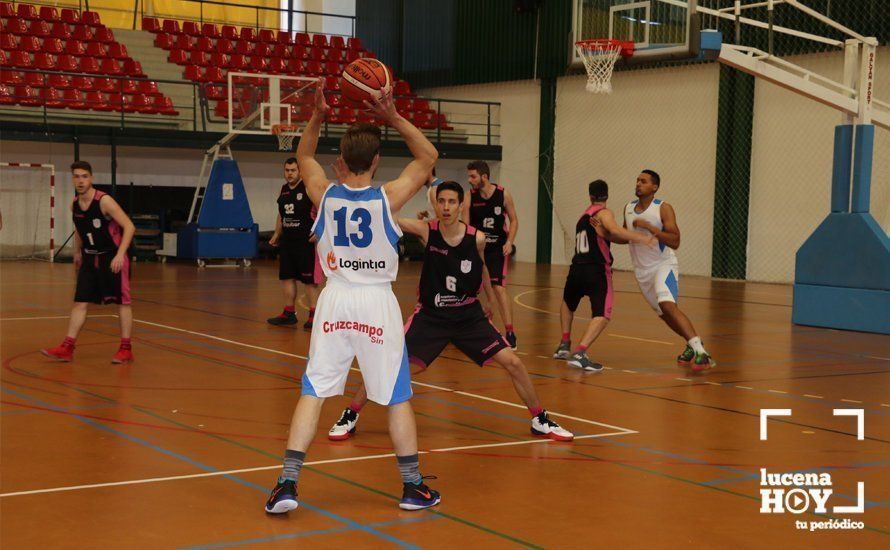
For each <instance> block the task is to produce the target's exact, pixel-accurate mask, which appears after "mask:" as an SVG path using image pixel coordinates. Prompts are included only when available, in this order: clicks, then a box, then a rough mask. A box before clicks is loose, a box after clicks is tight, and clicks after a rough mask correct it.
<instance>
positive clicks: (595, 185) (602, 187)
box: [587, 180, 609, 202]
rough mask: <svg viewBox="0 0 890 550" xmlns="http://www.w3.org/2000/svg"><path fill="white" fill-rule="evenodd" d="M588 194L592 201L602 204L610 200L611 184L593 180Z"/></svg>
mask: <svg viewBox="0 0 890 550" xmlns="http://www.w3.org/2000/svg"><path fill="white" fill-rule="evenodd" d="M587 193H588V194H589V195H590V198H591V199H592V200H594V201H597V202H602V201H604V200H606V199H608V198H609V184H608V183H606V182H605V181H603V180H593V181H592V182H590V184H589V185H588V186H587Z"/></svg>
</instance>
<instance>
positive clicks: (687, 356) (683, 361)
mask: <svg viewBox="0 0 890 550" xmlns="http://www.w3.org/2000/svg"><path fill="white" fill-rule="evenodd" d="M693 359H695V350H694V349H692V346H690V345H689V344H686V349H684V350H683V353H681V354H680V355H678V356H677V365H678V366H681V367H689V366H691V365H692V360H693Z"/></svg>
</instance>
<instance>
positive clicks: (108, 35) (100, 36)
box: [93, 25, 115, 44]
mask: <svg viewBox="0 0 890 550" xmlns="http://www.w3.org/2000/svg"><path fill="white" fill-rule="evenodd" d="M93 40H95V41H97V42H102V43H103V44H111V43H112V42H114V41H115V40H114V32H113V31H112V30H111V29H109V28H108V27H106V26H105V25H103V26H101V27H96V28H95V29H93Z"/></svg>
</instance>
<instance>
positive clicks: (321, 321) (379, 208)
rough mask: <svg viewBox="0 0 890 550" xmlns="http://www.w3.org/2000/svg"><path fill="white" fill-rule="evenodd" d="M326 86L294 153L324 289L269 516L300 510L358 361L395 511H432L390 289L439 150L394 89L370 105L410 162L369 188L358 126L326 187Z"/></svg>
mask: <svg viewBox="0 0 890 550" xmlns="http://www.w3.org/2000/svg"><path fill="white" fill-rule="evenodd" d="M323 87H324V79H319V82H318V86H317V88H316V91H315V111H314V113H313V114H312V118H311V119H310V120H309V123H308V124H307V125H306V128H305V129H304V131H303V135H302V137H301V139H300V144H299V146H298V147H297V162H298V163H299V168H300V173H301V174H302V175H303V181H304V182H305V184H306V191H307V193H308V194H309V198H310V199H311V200H312V202H313V203H314V204H315V205H316V206H317V207H318V217H317V218H316V220H315V224H314V226H313V228H312V232H313V233H314V234H315V236H316V237H317V238H318V244H317V250H318V255H319V258H320V259H321V262H322V268H323V269H324V272H325V275H327V278H328V282H327V286H326V287H325V289H324V290H322V292H321V295H320V296H319V298H318V306H317V308H316V313H315V322H314V324H313V326H312V338H311V340H310V343H309V360H308V362H307V364H306V372H305V374H304V375H303V380H302V386H303V387H302V395H301V396H300V400H299V402H298V403H297V408H296V410H295V411H294V415H293V419H292V420H291V426H290V433H289V436H288V441H287V450H286V451H285V455H284V470H283V472H282V473H281V476H280V477H279V478H278V484H277V485H276V486H275V489H273V491H272V494H271V495H270V496H269V500H268V501H267V502H266V512H269V513H276V514H278V513H284V512H287V511H289V510H293V509H294V508H296V507H297V500H296V496H297V488H296V485H297V481H298V476H299V473H300V469H301V468H302V465H303V460H304V458H305V456H306V451H307V449H308V448H309V444H310V443H311V442H312V439H313V438H314V437H315V432H316V429H317V426H318V417H319V414H320V413H321V407H322V404H323V403H324V400H325V398H327V397H331V396H335V395H342V394H343V390H344V388H345V387H346V377H347V375H348V374H349V368H350V366H351V365H352V360H353V358H357V359H358V365H359V368H360V369H361V373H362V378H363V380H364V384H365V387H366V388H367V391H368V398H369V399H370V400H372V401H375V402H377V403H380V404H381V405H386V406H388V407H389V433H390V437H391V438H392V442H393V447H394V448H395V454H396V459H397V462H398V466H399V471H400V473H401V475H402V483H403V487H402V500H401V502H400V504H399V507H401V508H402V509H405V510H419V509H422V508H427V507H430V506H435V505H436V504H438V503H439V500H440V498H439V493H437V492H436V491H434V490H432V489H430V488H429V487H427V486H426V484H424V482H423V478H422V477H421V475H420V470H419V462H418V455H417V429H416V426H415V422H414V411H413V409H412V408H411V403H410V401H409V399H410V398H411V375H410V372H409V370H408V354H407V351H406V349H405V336H404V333H403V332H402V311H401V309H400V308H399V303H398V301H397V300H396V297H395V295H394V294H393V292H392V288H391V283H392V281H394V280H395V279H396V274H397V273H398V268H399V255H398V241H399V237H400V236H401V234H402V233H401V230H400V229H399V227H398V225H396V224H395V220H396V219H397V215H398V212H399V210H400V209H401V208H402V206H403V205H404V204H405V203H406V202H407V201H408V200H409V199H410V198H411V197H412V196H414V195H415V194H416V193H417V192H418V191H419V190H420V189H421V188H422V187H423V185H424V183H426V181H427V178H428V176H429V174H430V172H431V171H432V169H433V166H434V165H435V164H436V159H437V158H438V156H439V153H438V151H436V148H435V147H433V144H432V143H430V142H429V140H427V139H426V138H425V137H424V135H423V133H421V132H420V130H418V129H417V128H415V127H414V126H413V125H412V124H411V123H410V122H408V121H407V120H405V119H404V118H402V116H401V115H399V114H398V112H397V111H396V108H395V105H394V103H393V99H392V92H391V90H390V89H384V90H383V91H382V93H381V95H380V97H379V98H378V99H376V100H375V101H374V103H373V104H370V103H368V102H367V101H366V102H365V103H366V106H367V108H368V109H370V110H372V111H373V113H374V114H375V115H376V117H377V118H379V119H382V120H384V121H386V123H387V124H389V125H390V126H392V127H393V128H394V129H395V130H396V131H397V132H398V133H399V134H400V135H401V136H402V138H403V139H404V140H405V144H406V145H407V146H408V149H409V150H410V151H411V154H412V155H413V156H414V160H412V161H411V162H410V163H409V164H408V166H407V167H405V169H404V170H403V171H402V174H401V175H400V176H399V178H398V179H396V180H394V181H391V182H389V183H387V184H385V185H383V186H382V187H373V186H372V185H371V180H372V178H373V176H374V172H375V171H376V170H377V165H378V163H379V162H380V155H379V151H380V128H378V127H376V126H371V125H369V124H356V125H354V126H352V127H350V128H349V129H348V130H347V131H346V134H344V136H343V137H342V138H341V140H340V157H339V158H338V159H337V172H338V174H339V175H341V176H342V177H341V178H340V184H339V185H336V184H333V183H330V182H329V180H328V178H327V177H326V176H325V173H324V169H323V168H322V167H321V165H320V164H319V163H318V161H317V160H316V159H315V150H316V148H317V146H318V135H319V131H320V129H321V125H322V122H323V121H324V118H325V114H326V112H327V111H328V106H327V103H326V102H325V97H324V89H323Z"/></svg>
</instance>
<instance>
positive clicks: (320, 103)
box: [315, 78, 331, 115]
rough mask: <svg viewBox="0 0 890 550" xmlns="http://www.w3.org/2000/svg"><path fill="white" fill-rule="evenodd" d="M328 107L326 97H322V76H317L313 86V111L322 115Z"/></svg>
mask: <svg viewBox="0 0 890 550" xmlns="http://www.w3.org/2000/svg"><path fill="white" fill-rule="evenodd" d="M330 109H331V108H330V107H329V106H328V102H327V99H325V97H324V78H319V79H318V84H317V85H316V86H315V112H316V113H321V114H322V115H324V114H326V113H327V112H328V111H329V110H330Z"/></svg>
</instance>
